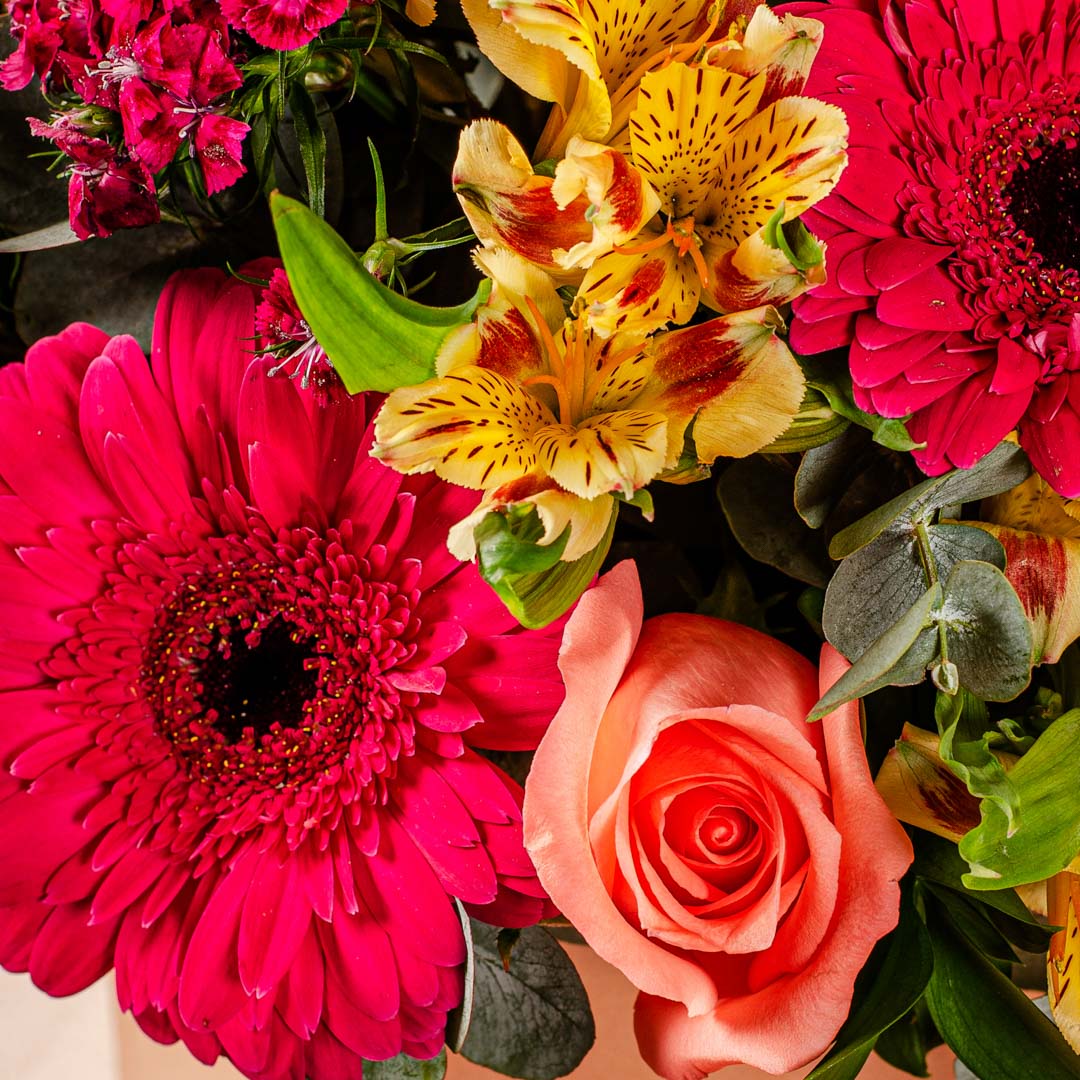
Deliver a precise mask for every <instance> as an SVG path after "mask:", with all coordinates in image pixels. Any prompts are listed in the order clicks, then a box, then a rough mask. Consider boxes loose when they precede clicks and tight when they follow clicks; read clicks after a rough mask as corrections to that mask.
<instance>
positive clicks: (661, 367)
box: [372, 253, 803, 561]
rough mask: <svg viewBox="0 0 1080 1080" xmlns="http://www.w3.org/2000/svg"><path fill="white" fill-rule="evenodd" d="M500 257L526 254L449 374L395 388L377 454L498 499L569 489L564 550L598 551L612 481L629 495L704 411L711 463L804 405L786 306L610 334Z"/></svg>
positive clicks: (443, 358)
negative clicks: (785, 324)
mask: <svg viewBox="0 0 1080 1080" xmlns="http://www.w3.org/2000/svg"><path fill="white" fill-rule="evenodd" d="M500 259H501V263H500V265H498V266H496V267H495V268H494V270H495V273H496V274H497V273H499V272H500V271H501V270H503V269H505V268H506V267H505V266H504V265H503V264H509V266H510V267H513V266H517V267H518V273H517V278H516V280H515V281H514V282H513V284H512V286H511V287H510V288H506V289H503V288H497V289H496V290H495V294H494V295H495V299H494V305H493V306H489V307H488V309H487V310H486V311H482V312H481V315H480V317H479V318H478V320H477V327H476V330H475V331H474V332H472V333H471V335H470V334H468V332H466V333H463V334H461V335H457V336H455V338H453V339H452V340H451V342H450V343H449V344H448V346H447V347H445V348H444V350H443V352H442V354H441V355H440V358H439V363H438V375H437V377H436V378H434V379H431V380H429V381H428V382H425V383H422V384H421V385H419V386H411V387H403V388H401V389H398V390H395V391H394V392H393V393H392V394H391V395H390V396H389V397H388V398H387V400H386V402H385V403H384V405H383V407H382V409H381V410H380V412H379V416H378V418H377V420H376V427H375V445H374V447H373V449H372V453H373V454H374V456H376V457H377V458H379V459H380V460H382V461H384V462H386V463H387V464H388V465H391V466H392V467H394V468H395V469H397V470H399V471H400V472H404V473H423V472H435V473H436V474H437V475H438V476H440V477H442V478H443V479H445V480H449V481H451V482H452V483H456V484H460V485H462V486H463V487H469V488H475V489H478V490H481V491H484V492H485V495H486V496H487V499H486V501H487V502H488V503H489V504H490V503H491V502H492V500H493V499H494V500H496V501H501V502H502V503H503V504H504V505H509V504H510V497H511V496H512V495H513V494H514V493H515V491H520V492H521V497H520V498H519V499H518V500H516V501H520V502H526V501H531V502H533V503H534V505H535V504H537V498H538V497H543V496H544V493H545V492H551V491H554V490H556V489H557V491H558V492H561V493H562V495H563V496H565V497H566V499H561V500H559V505H558V506H557V507H556V506H554V505H552V496H551V495H547V497H546V499H545V500H544V501H545V502H546V503H547V509H548V521H547V522H545V524H548V523H550V522H554V521H558V520H563V521H565V522H566V523H568V524H569V525H570V528H571V532H570V541H569V543H568V544H567V547H566V549H565V550H564V552H563V556H562V557H563V559H565V560H567V561H571V560H573V559H576V558H578V557H580V556H581V555H582V554H584V553H585V551H587V550H589V549H588V548H585V549H584V550H582V543H583V540H582V537H583V536H588V537H593V536H595V534H596V531H597V528H598V523H599V521H600V520H601V518H603V522H604V524H605V525H606V523H607V518H608V517H610V513H611V511H612V509H613V506H614V504H613V496H614V494H615V493H619V494H621V495H623V496H624V497H630V496H632V495H633V493H634V492H635V491H637V490H639V489H640V488H642V487H644V486H645V485H647V484H648V483H649V482H650V481H652V480H654V479H656V478H657V477H659V476H660V475H661V474H662V473H663V472H664V470H666V469H671V468H673V467H674V466H675V465H676V464H677V463H678V461H679V459H680V457H681V456H682V454H683V449H684V443H685V435H686V432H687V430H688V428H689V426H690V424H691V422H693V424H694V428H693V432H694V444H695V447H696V450H697V455H698V459H699V461H700V462H702V463H704V464H709V463H711V462H712V461H713V460H715V458H717V457H718V456H721V455H723V456H727V457H741V456H744V455H746V454H751V453H754V452H755V451H757V450H760V449H761V447H763V446H766V445H767V444H768V443H770V442H771V441H772V440H773V439H775V438H776V437H777V436H778V435H780V434H781V433H782V432H783V431H784V430H785V429H786V427H787V426H788V424H789V423H790V421H791V419H792V417H794V415H795V414H796V413H797V412H798V408H799V404H800V402H801V400H802V393H803V377H802V373H801V372H800V370H799V366H798V364H796V362H795V360H794V358H793V357H792V356H791V354H790V353H789V352H788V350H787V347H786V346H785V345H784V344H783V342H782V341H781V340H780V339H779V338H778V337H777V336H776V330H777V329H778V328H779V326H780V325H781V322H780V319H779V316H778V315H777V313H776V312H775V310H774V309H772V308H768V307H762V308H757V309H754V310H752V311H745V312H739V313H737V314H735V315H731V316H727V317H725V318H718V319H713V320H711V321H710V322H706V323H701V324H698V325H696V326H690V327H686V328H684V329H681V330H676V331H673V332H670V333H660V334H656V335H654V336H652V337H648V336H647V335H645V334H626V333H624V334H618V335H615V336H612V337H609V338H606V339H605V338H602V337H600V336H599V335H598V334H596V333H595V332H594V331H593V330H592V328H591V327H590V325H589V323H588V320H587V319H584V318H577V319H570V320H566V319H564V318H563V313H562V308H561V305H560V304H559V300H558V296H557V294H556V292H555V288H554V284H553V283H552V282H551V281H550V280H548V281H547V282H546V284H545V283H544V282H543V281H542V280H540V279H541V277H542V275H539V274H537V273H536V272H535V271H534V270H531V269H530V268H528V267H523V266H522V264H521V261H520V260H518V259H516V258H515V257H513V256H511V255H510V254H509V253H503V255H502V256H501V257H500ZM491 269H492V268H491V267H490V266H489V267H488V270H489V272H490V271H491ZM496 283H497V284H498V278H496ZM515 485H522V486H521V487H520V488H515ZM496 493H498V494H496ZM575 500H576V501H575ZM538 510H539V505H538ZM605 515H606V516H605ZM551 531H552V528H551V527H550V526H549V528H548V532H549V533H550V532H551ZM456 535H457V539H458V542H457V543H455V548H456V549H457V551H458V552H461V551H463V550H464V549H465V548H466V547H467V546H468V545H467V542H466V541H465V540H463V539H462V538H461V537H460V533H458V534H456ZM556 535H558V534H556ZM544 539H545V540H547V541H550V540H553V539H555V536H545V538H544Z"/></svg>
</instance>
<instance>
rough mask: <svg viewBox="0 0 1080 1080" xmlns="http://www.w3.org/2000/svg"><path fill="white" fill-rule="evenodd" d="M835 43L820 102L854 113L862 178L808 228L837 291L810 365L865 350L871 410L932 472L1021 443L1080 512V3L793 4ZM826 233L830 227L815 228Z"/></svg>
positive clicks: (828, 295) (821, 315)
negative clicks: (909, 442) (893, 421)
mask: <svg viewBox="0 0 1080 1080" xmlns="http://www.w3.org/2000/svg"><path fill="white" fill-rule="evenodd" d="M789 10H792V11H795V12H797V13H798V14H800V15H809V16H812V17H813V18H815V19H820V20H821V21H822V23H824V25H825V40H824V44H823V46H822V48H821V51H820V53H819V55H818V59H817V62H816V63H815V65H814V70H813V73H812V74H811V76H810V81H809V83H808V84H807V88H806V92H807V93H808V94H812V95H813V96H815V97H819V98H823V99H825V100H827V101H831V102H833V103H834V104H837V105H839V106H841V107H842V108H843V109H844V110H845V112H846V113H847V116H848V122H849V124H850V127H851V145H850V148H849V156H850V157H849V165H848V169H847V172H846V173H845V175H844V177H843V179H842V180H841V181H840V183H839V185H838V186H837V189H836V191H835V192H834V193H833V194H832V195H831V196H830V197H829V198H828V199H826V200H824V201H823V202H822V203H820V204H819V205H818V206H817V207H816V208H815V209H814V210H813V211H810V212H808V214H807V216H806V219H805V220H806V221H807V223H808V224H809V225H810V227H811V228H813V230H814V231H815V233H817V234H818V235H819V236H821V237H822V238H824V239H825V240H827V242H828V246H829V266H830V274H829V278H830V280H829V282H828V284H826V285H824V286H822V287H821V288H819V289H816V290H814V292H813V293H811V294H808V295H806V296H804V297H803V298H801V299H800V300H799V301H797V302H796V313H797V320H796V322H795V325H794V326H793V328H792V343H793V344H794V346H795V347H796V348H797V349H799V350H800V351H802V352H818V351H821V350H824V349H829V348H834V347H837V346H843V345H848V344H850V346H851V354H850V363H851V374H852V379H853V381H854V383H855V389H856V398H857V401H858V403H859V404H860V405H861V406H862V407H863V408H865V409H868V410H870V411H872V412H875V413H878V414H880V415H883V416H906V415H908V414H913V415H912V419H911V421H910V424H909V429H910V431H911V434H912V435H913V437H914V438H915V439H916V440H918V441H923V442H925V443H926V448H925V449H924V450H921V451H918V452H916V458H917V460H918V461H919V463H920V464H921V465H922V467H923V468H924V469H925V470H926V471H927V472H929V473H931V474H936V473H940V472H943V471H945V470H946V469H949V468H951V467H953V466H956V467H960V468H966V467H968V466H970V465H972V464H973V463H974V462H976V461H977V460H979V458H981V457H982V456H983V455H984V454H986V453H987V452H988V451H989V450H991V449H992V448H993V447H994V446H995V445H997V443H998V442H1000V440H1001V439H1002V438H1003V437H1004V436H1005V435H1006V434H1008V433H1009V432H1010V431H1012V430H1013V429H1014V428H1016V429H1018V431H1019V437H1020V442H1021V444H1022V445H1023V447H1024V448H1025V450H1027V452H1028V454H1029V455H1030V457H1031V459H1032V462H1033V464H1034V465H1035V467H1036V468H1037V469H1038V470H1039V472H1040V473H1041V474H1042V475H1043V476H1044V477H1045V478H1046V479H1047V480H1048V481H1049V482H1050V483H1051V484H1052V485H1053V487H1054V488H1055V489H1056V490H1057V491H1059V492H1060V493H1061V494H1063V495H1066V496H1070V497H1075V496H1078V495H1080V269H1078V267H1080V202H1078V201H1077V187H1078V183H1080V147H1078V142H1080V47H1078V42H1080V4H1078V3H1076V0H1010V2H1007V3H996V2H992V0H881V3H880V5H879V4H877V3H875V2H873V0H836V2H834V3H830V4H818V3H810V4H794V5H791V6H790V7H789ZM811 219H813V220H811Z"/></svg>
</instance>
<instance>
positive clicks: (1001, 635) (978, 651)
mask: <svg viewBox="0 0 1080 1080" xmlns="http://www.w3.org/2000/svg"><path fill="white" fill-rule="evenodd" d="M956 527H957V526H938V528H956ZM941 618H942V621H943V622H944V624H945V627H946V630H947V638H948V650H949V659H950V660H951V661H952V662H953V663H954V664H955V665H956V669H957V672H958V674H959V676H960V683H961V685H963V686H964V687H966V688H967V689H968V690H970V691H971V692H972V693H973V694H974V695H975V696H976V697H979V698H982V699H983V700H984V701H1011V700H1012V699H1013V698H1014V697H1016V696H1017V695H1018V694H1019V693H1020V692H1021V691H1022V690H1024V689H1025V688H1026V687H1027V685H1028V683H1029V682H1030V681H1031V656H1032V644H1031V624H1030V623H1029V622H1028V619H1027V615H1026V614H1025V613H1024V606H1023V604H1021V603H1020V599H1019V597H1018V596H1017V595H1016V591H1015V590H1014V589H1013V587H1012V585H1010V584H1009V580H1008V578H1006V577H1005V575H1004V574H1003V573H1002V572H1001V571H1000V570H999V569H998V568H997V567H996V566H991V565H990V564H989V563H988V562H972V561H969V560H963V561H961V562H957V563H956V564H955V565H954V566H953V568H952V570H951V572H950V573H949V576H948V579H947V580H946V582H945V595H944V601H943V603H942V607H941Z"/></svg>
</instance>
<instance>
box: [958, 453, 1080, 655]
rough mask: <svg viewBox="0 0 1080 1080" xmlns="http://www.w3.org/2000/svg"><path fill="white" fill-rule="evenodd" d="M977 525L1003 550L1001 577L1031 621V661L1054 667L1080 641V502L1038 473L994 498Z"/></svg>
mask: <svg viewBox="0 0 1080 1080" xmlns="http://www.w3.org/2000/svg"><path fill="white" fill-rule="evenodd" d="M980 516H981V517H982V518H983V520H982V521H974V522H971V524H973V525H978V526H979V527H980V528H982V529H986V531H987V532H989V533H991V534H992V535H993V536H995V537H997V539H998V540H999V541H1000V542H1001V545H1002V547H1004V548H1005V556H1006V563H1005V576H1006V577H1007V578H1008V579H1009V582H1010V584H1011V585H1012V587H1013V588H1014V589H1015V590H1016V595H1017V596H1018V597H1019V598H1020V602H1021V603H1022V604H1023V605H1024V611H1025V612H1026V613H1027V617H1028V620H1029V621H1030V623H1031V631H1032V640H1033V642H1034V647H1035V659H1036V662H1038V663H1043V664H1052V663H1055V662H1056V661H1057V660H1058V659H1059V658H1060V657H1061V654H1062V653H1063V652H1064V651H1065V649H1066V648H1068V646H1069V645H1071V644H1072V643H1073V642H1074V641H1076V640H1077V638H1080V500H1076V499H1065V498H1062V497H1061V496H1060V495H1058V494H1057V493H1056V492H1055V491H1054V490H1053V488H1051V487H1050V485H1049V483H1048V482H1047V481H1046V480H1044V479H1043V478H1042V477H1041V476H1039V475H1038V474H1037V473H1036V474H1033V475H1032V476H1030V477H1028V479H1027V480H1025V481H1024V482H1023V483H1022V484H1020V485H1019V486H1018V487H1015V488H1013V489H1012V490H1011V491H1007V492H1005V493H1003V494H1001V495H996V496H994V498H992V499H986V500H985V501H984V502H983V505H982V507H981V510H980Z"/></svg>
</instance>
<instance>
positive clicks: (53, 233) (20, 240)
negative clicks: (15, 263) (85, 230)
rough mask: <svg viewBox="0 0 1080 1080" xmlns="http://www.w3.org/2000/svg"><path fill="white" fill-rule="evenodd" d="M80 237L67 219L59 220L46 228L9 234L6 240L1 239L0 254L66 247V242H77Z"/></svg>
mask: <svg viewBox="0 0 1080 1080" xmlns="http://www.w3.org/2000/svg"><path fill="white" fill-rule="evenodd" d="M78 242H79V238H78V237H77V236H76V235H75V233H74V232H73V231H72V228H71V226H70V225H69V224H68V223H67V222H66V221H58V222H57V223H56V224H55V225H46V226H45V228H44V229H35V230H34V231H33V232H28V233H21V234H20V235H19V236H9V237H8V238H7V239H6V240H0V255H12V254H17V253H19V252H23V251H44V250H46V249H48V248H56V247H64V246H65V245H66V244H77V243H78Z"/></svg>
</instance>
